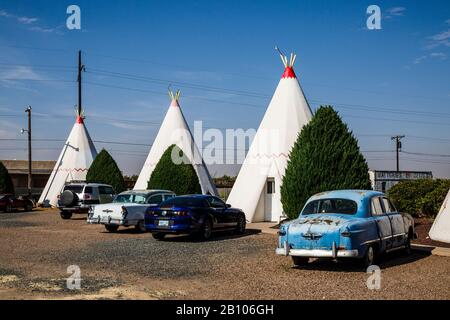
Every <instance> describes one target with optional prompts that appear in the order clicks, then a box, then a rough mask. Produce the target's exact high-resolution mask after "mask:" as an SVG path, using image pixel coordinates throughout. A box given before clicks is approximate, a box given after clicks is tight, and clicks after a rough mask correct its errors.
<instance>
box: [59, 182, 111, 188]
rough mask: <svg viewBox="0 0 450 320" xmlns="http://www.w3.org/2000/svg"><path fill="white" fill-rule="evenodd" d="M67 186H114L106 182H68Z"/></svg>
mask: <svg viewBox="0 0 450 320" xmlns="http://www.w3.org/2000/svg"><path fill="white" fill-rule="evenodd" d="M66 186H89V187H98V186H104V187H112V186H111V185H110V184H105V183H95V182H89V183H87V182H69V183H67V184H66Z"/></svg>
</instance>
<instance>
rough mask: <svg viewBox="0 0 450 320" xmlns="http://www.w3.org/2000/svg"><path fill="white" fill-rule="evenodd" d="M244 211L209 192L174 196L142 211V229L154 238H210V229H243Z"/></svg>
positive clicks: (244, 223) (242, 230)
mask: <svg viewBox="0 0 450 320" xmlns="http://www.w3.org/2000/svg"><path fill="white" fill-rule="evenodd" d="M245 225H246V219H245V214H244V212H242V210H240V209H235V208H231V206H230V205H229V204H226V203H225V202H223V201H222V200H221V199H220V198H218V197H214V196H210V195H187V196H179V197H174V198H172V199H169V200H166V201H164V202H162V203H161V204H160V205H159V206H158V207H150V208H148V209H147V211H146V214H145V228H146V229H147V230H148V231H150V232H151V233H152V235H153V237H154V238H155V239H158V240H161V239H163V238H164V237H165V235H166V234H194V235H197V236H198V237H199V238H200V239H202V240H206V239H209V238H210V236H211V233H212V232H213V231H219V230H234V231H235V232H236V233H238V234H243V233H244V232H245Z"/></svg>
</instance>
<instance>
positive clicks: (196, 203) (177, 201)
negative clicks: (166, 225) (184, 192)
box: [160, 197, 205, 207]
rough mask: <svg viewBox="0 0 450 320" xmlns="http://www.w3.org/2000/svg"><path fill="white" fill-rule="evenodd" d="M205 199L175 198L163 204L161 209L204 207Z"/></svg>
mask: <svg viewBox="0 0 450 320" xmlns="http://www.w3.org/2000/svg"><path fill="white" fill-rule="evenodd" d="M204 206H205V202H204V199H203V198H194V197H174V198H171V199H169V200H166V201H164V202H163V203H161V205H160V207H204Z"/></svg>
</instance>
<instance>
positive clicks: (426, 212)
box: [388, 179, 450, 218]
mask: <svg viewBox="0 0 450 320" xmlns="http://www.w3.org/2000/svg"><path fill="white" fill-rule="evenodd" d="M449 189H450V180H447V179H436V180H433V179H419V180H410V181H402V182H400V183H397V184H396V185H395V186H393V187H392V188H391V189H389V191H388V195H389V197H390V198H391V200H392V202H393V203H394V205H395V207H396V208H397V210H399V211H401V212H407V213H409V214H411V215H413V216H414V217H418V218H419V217H434V216H436V214H437V213H438V212H439V209H440V207H441V205H442V203H443V202H444V199H445V196H446V195H447V193H448V190H449Z"/></svg>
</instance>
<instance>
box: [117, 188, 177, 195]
mask: <svg viewBox="0 0 450 320" xmlns="http://www.w3.org/2000/svg"><path fill="white" fill-rule="evenodd" d="M142 193H145V194H151V193H174V192H173V191H170V190H160V189H150V190H145V189H142V190H127V191H123V192H121V193H120V194H142Z"/></svg>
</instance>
